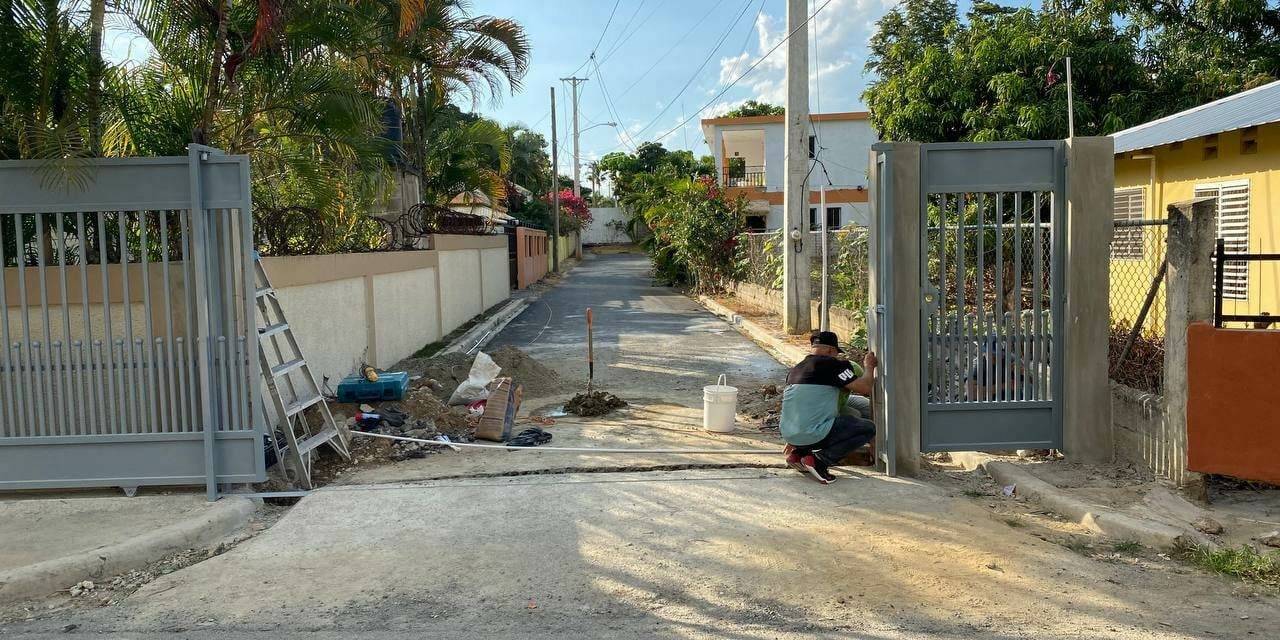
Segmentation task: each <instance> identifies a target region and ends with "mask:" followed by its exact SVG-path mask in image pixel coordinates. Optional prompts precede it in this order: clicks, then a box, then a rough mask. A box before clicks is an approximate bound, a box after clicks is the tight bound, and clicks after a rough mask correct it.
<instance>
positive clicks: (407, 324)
mask: <svg viewBox="0 0 1280 640" xmlns="http://www.w3.org/2000/svg"><path fill="white" fill-rule="evenodd" d="M433 246H435V247H436V249H433V250H430V251H396V252H387V253H362V254H336V255H324V256H297V257H278V258H264V259H263V265H264V267H265V268H266V270H267V274H268V276H269V277H270V278H271V280H272V284H273V285H275V287H276V291H277V299H278V300H279V301H280V306H281V307H282V308H283V309H284V313H285V315H286V317H287V318H288V321H289V324H290V326H292V327H293V329H294V335H295V336H296V337H297V339H298V342H299V345H300V346H301V347H302V350H303V353H304V354H305V355H306V357H307V361H308V363H309V364H310V365H311V367H312V371H313V372H314V373H315V374H316V375H317V376H321V377H328V378H329V380H330V382H331V383H332V384H335V385H336V384H337V381H338V380H340V379H342V378H343V377H345V376H347V375H349V374H351V373H353V372H354V371H355V370H356V368H357V367H358V366H359V365H360V363H362V362H365V363H368V364H370V365H373V366H375V367H389V366H391V365H393V364H395V363H396V362H397V361H399V360H401V359H402V358H405V357H407V356H410V355H412V354H413V353H414V352H416V351H417V350H418V349H421V348H422V347H423V346H425V345H427V344H430V343H432V342H436V341H437V340H440V339H441V338H443V337H444V336H446V335H448V334H449V332H451V331H453V330H454V329H456V328H458V327H459V326H461V325H463V324H465V323H466V322H467V321H469V320H471V319H472V318H474V317H475V316H477V315H479V314H480V313H482V312H484V311H485V310H486V309H489V308H491V307H493V306H494V305H497V304H499V303H501V302H502V301H503V300H506V299H507V296H508V295H509V292H510V270H509V266H508V262H507V238H506V236H504V235H498V236H435V237H434V238H433Z"/></svg>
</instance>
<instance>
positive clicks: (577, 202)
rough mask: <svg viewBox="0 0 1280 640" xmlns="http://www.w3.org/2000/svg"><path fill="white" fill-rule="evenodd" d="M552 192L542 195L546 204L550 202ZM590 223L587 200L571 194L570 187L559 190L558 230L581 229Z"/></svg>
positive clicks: (589, 209) (589, 210) (570, 230)
mask: <svg viewBox="0 0 1280 640" xmlns="http://www.w3.org/2000/svg"><path fill="white" fill-rule="evenodd" d="M551 196H552V194H550V193H548V194H546V195H544V196H542V201H543V202H545V203H547V205H551V204H552V197H551ZM589 224H591V207H589V206H587V201H586V200H583V199H582V198H580V197H578V196H575V195H573V190H572V189H564V190H562V191H560V231H562V232H566V231H569V232H572V231H581V230H582V229H584V228H586V226H587V225H589Z"/></svg>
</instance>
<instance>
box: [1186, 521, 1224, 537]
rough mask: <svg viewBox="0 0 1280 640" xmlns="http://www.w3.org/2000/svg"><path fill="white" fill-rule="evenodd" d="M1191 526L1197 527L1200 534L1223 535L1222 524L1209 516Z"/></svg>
mask: <svg viewBox="0 0 1280 640" xmlns="http://www.w3.org/2000/svg"><path fill="white" fill-rule="evenodd" d="M1191 526H1193V527H1195V528H1196V531H1199V532H1200V533H1207V534H1209V535H1211V536H1216V535H1218V534H1220V533H1222V523H1220V522H1218V521H1217V520H1214V519H1213V518H1210V517H1208V516H1204V517H1202V518H1199V519H1197V520H1196V521H1195V522H1193V523H1191Z"/></svg>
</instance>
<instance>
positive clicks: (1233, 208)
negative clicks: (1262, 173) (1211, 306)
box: [1195, 180, 1249, 300]
mask: <svg viewBox="0 0 1280 640" xmlns="http://www.w3.org/2000/svg"><path fill="white" fill-rule="evenodd" d="M1195 193H1196V197H1197V198H1201V197H1211V198H1217V200H1218V237H1219V238H1221V239H1222V244H1223V248H1224V249H1226V251H1227V253H1248V252H1249V182H1248V181H1247V180H1246V181H1242V182H1227V183H1222V184H1214V185H1201V186H1198V187H1196V192H1195ZM1248 296H1249V263H1248V262H1227V263H1226V264H1225V265H1223V267H1222V297H1223V298H1227V299H1230V300H1244V299H1246V298H1248Z"/></svg>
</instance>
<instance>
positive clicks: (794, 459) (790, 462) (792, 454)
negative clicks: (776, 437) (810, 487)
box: [782, 444, 809, 473]
mask: <svg viewBox="0 0 1280 640" xmlns="http://www.w3.org/2000/svg"><path fill="white" fill-rule="evenodd" d="M782 455H784V456H786V457H787V466H788V467H791V468H792V469H795V470H796V471H799V472H800V473H809V470H808V469H805V468H804V465H803V464H800V452H799V451H798V450H796V447H795V445H791V444H789V445H787V446H786V447H784V448H783V449H782Z"/></svg>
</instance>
